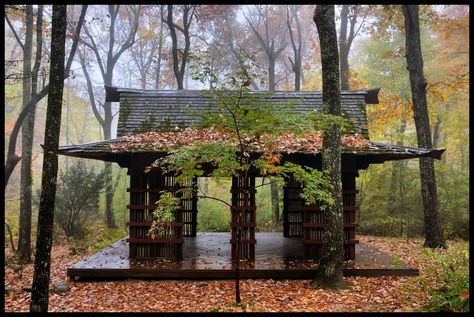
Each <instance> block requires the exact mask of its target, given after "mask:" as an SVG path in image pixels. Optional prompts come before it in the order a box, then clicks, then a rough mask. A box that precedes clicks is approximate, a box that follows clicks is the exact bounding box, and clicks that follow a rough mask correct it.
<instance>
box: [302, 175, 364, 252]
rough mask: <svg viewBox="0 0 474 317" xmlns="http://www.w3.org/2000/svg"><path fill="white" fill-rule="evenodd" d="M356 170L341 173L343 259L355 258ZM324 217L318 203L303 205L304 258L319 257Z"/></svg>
mask: <svg viewBox="0 0 474 317" xmlns="http://www.w3.org/2000/svg"><path fill="white" fill-rule="evenodd" d="M356 176H358V174H357V173H356V172H351V173H342V200H343V212H344V215H343V217H344V236H343V239H344V260H354V259H355V245H356V244H357V243H359V241H358V240H356V239H355V229H356V226H357V224H356V215H355V214H356V207H355V196H356V194H357V190H356V186H355V185H356V184H355V178H356ZM323 220H324V218H323V213H322V211H321V210H320V208H319V204H316V205H311V206H304V207H303V244H304V246H305V258H307V259H319V258H320V257H321V248H322V244H323V235H324V221H323Z"/></svg>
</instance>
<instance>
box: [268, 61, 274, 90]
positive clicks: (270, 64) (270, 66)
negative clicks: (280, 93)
mask: <svg viewBox="0 0 474 317" xmlns="http://www.w3.org/2000/svg"><path fill="white" fill-rule="evenodd" d="M268 90H270V91H275V58H274V57H272V56H268Z"/></svg>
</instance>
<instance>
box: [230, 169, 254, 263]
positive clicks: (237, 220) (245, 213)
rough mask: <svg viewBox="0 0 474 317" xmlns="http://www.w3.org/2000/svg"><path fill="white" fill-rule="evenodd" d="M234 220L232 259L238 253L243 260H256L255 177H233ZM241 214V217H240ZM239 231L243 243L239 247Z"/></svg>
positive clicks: (232, 223)
mask: <svg viewBox="0 0 474 317" xmlns="http://www.w3.org/2000/svg"><path fill="white" fill-rule="evenodd" d="M231 193H232V208H231V213H232V217H231V218H232V220H231V228H232V232H231V240H230V243H231V244H232V259H236V258H237V252H239V257H240V258H242V259H255V243H256V240H255V227H256V222H257V221H256V214H255V212H256V204H255V193H256V190H255V177H247V178H245V177H232V188H231ZM239 214H240V215H241V216H240V217H239ZM238 229H240V232H241V243H240V244H239V248H237V245H238V241H237V240H238Z"/></svg>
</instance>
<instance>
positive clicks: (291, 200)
mask: <svg viewBox="0 0 474 317" xmlns="http://www.w3.org/2000/svg"><path fill="white" fill-rule="evenodd" d="M301 188H302V184H301V183H299V182H297V181H295V179H294V178H293V177H290V178H286V179H285V186H284V187H283V236H284V237H302V236H303V206H304V201H303V199H302V198H301V197H300V193H301Z"/></svg>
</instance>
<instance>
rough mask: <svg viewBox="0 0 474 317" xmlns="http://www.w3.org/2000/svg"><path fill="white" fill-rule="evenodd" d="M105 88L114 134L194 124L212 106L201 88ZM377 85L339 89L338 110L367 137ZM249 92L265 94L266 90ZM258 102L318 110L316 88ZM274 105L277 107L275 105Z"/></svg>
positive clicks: (319, 98) (319, 99)
mask: <svg viewBox="0 0 474 317" xmlns="http://www.w3.org/2000/svg"><path fill="white" fill-rule="evenodd" d="M105 88H106V101H114V102H120V110H119V122H118V128H117V136H118V137H121V136H125V135H133V134H137V133H143V132H148V131H171V130H173V129H175V127H179V128H186V127H196V126H197V125H198V124H199V123H200V121H201V116H199V113H200V110H204V109H213V108H215V107H216V105H215V102H213V101H212V100H211V99H210V98H209V97H207V96H206V94H205V92H204V91H201V90H141V89H129V88H116V87H105ZM378 92H379V89H372V90H358V91H343V92H341V110H342V113H343V115H345V116H347V117H348V118H349V119H351V120H352V122H353V123H354V131H353V132H354V133H359V134H362V135H364V136H365V137H366V138H368V125H367V114H366V104H376V103H378V97H377V95H378ZM251 94H254V95H262V96H267V95H268V92H265V91H253V92H251ZM261 100H262V102H263V103H264V104H268V105H271V106H275V105H277V104H284V103H285V102H288V101H290V102H293V103H294V110H295V111H296V112H299V113H304V112H307V111H314V110H316V111H322V92H320V91H276V92H274V93H272V95H271V96H270V97H263V98H262V99H261ZM275 108H277V107H275Z"/></svg>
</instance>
